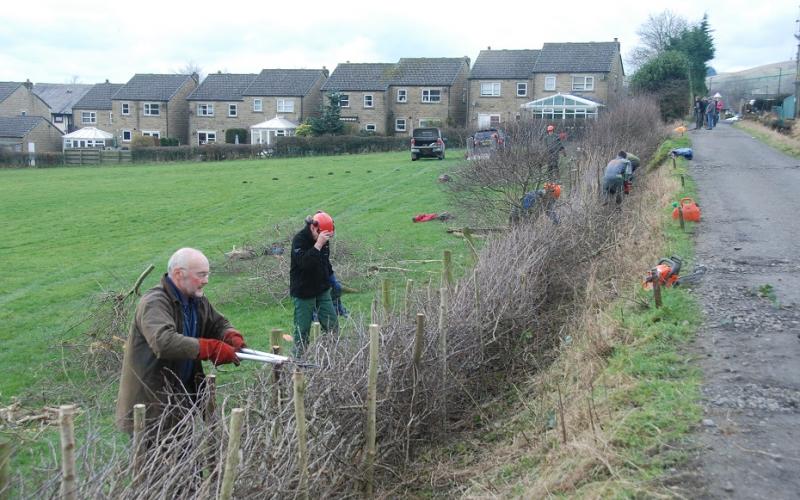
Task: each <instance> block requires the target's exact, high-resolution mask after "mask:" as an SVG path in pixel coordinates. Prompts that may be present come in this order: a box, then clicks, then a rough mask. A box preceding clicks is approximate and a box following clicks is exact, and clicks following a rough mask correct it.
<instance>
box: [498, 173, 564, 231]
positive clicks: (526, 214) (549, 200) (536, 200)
mask: <svg viewBox="0 0 800 500" xmlns="http://www.w3.org/2000/svg"><path fill="white" fill-rule="evenodd" d="M560 196H561V186H560V185H559V184H556V183H554V182H545V183H544V186H542V188H541V189H536V190H534V191H529V192H527V193H525V195H524V196H523V197H522V199H520V201H519V206H517V205H515V206H514V207H512V208H511V215H510V217H509V223H510V224H516V223H519V222H521V221H523V220H526V219H531V218H532V217H533V216H534V214H535V213H536V211H537V210H539V211H542V210H543V211H544V213H545V215H547V216H548V217H549V218H550V220H552V221H553V224H558V223H559V218H558V214H557V213H556V210H555V204H556V200H557V199H558V198H559V197H560Z"/></svg>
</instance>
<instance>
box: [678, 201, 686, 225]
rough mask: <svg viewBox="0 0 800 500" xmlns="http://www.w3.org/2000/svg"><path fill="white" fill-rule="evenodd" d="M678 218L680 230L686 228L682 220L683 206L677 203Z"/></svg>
mask: <svg viewBox="0 0 800 500" xmlns="http://www.w3.org/2000/svg"><path fill="white" fill-rule="evenodd" d="M678 220H679V221H680V223H681V231H683V230H684V229H686V223H685V222H684V220H683V207H682V206H680V205H678Z"/></svg>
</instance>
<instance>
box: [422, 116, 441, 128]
mask: <svg viewBox="0 0 800 500" xmlns="http://www.w3.org/2000/svg"><path fill="white" fill-rule="evenodd" d="M441 125H442V120H439V119H438V118H420V119H419V126H420V127H423V128H424V127H440V126H441Z"/></svg>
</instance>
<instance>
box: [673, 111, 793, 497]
mask: <svg viewBox="0 0 800 500" xmlns="http://www.w3.org/2000/svg"><path fill="white" fill-rule="evenodd" d="M690 134H691V139H692V142H693V147H694V151H695V158H694V160H693V161H692V162H690V163H691V166H690V169H691V172H692V175H693V176H694V178H695V179H696V181H697V184H698V191H699V196H700V200H701V201H700V204H701V208H702V213H703V222H702V223H701V224H700V225H699V227H698V228H697V256H696V261H697V263H699V264H703V265H705V266H707V268H708V272H707V273H706V275H705V277H704V278H703V280H702V284H701V285H699V286H697V288H696V293H697V294H698V296H699V298H700V302H701V304H702V306H703V309H704V311H705V314H706V321H705V326H704V327H703V328H702V329H701V331H700V332H699V334H698V338H697V341H696V348H697V351H698V356H699V357H700V358H701V359H700V361H699V363H700V366H701V368H702V370H703V372H704V374H705V383H704V386H703V397H704V406H705V415H704V417H703V418H704V420H703V422H702V424H701V425H700V428H699V430H698V432H697V434H696V436H697V440H698V441H699V443H700V449H699V456H698V457H697V463H698V464H699V466H700V468H699V471H698V475H697V476H695V477H694V478H693V479H694V480H689V481H688V482H687V483H684V485H683V486H684V487H687V486H688V488H689V489H688V490H684V491H683V494H685V495H687V496H688V497H690V498H726V499H728V498H737V499H738V498H741V499H756V498H769V499H784V498H785V499H797V498H800V160H796V159H793V158H791V157H789V156H786V155H784V154H782V153H780V152H778V151H776V150H774V149H772V148H770V147H768V146H766V145H764V144H762V143H761V142H759V141H757V140H755V139H753V138H752V137H750V135H749V134H747V133H746V132H743V131H741V130H738V129H735V128H733V127H732V126H730V125H728V124H723V123H721V124H719V125H718V126H717V128H715V129H714V130H711V131H708V130H698V131H692V132H690ZM759 290H760V293H759ZM679 489H680V488H679Z"/></svg>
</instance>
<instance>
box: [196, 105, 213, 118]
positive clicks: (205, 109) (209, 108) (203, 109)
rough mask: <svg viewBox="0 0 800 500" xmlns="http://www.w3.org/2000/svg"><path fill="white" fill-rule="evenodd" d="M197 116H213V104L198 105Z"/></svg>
mask: <svg viewBox="0 0 800 500" xmlns="http://www.w3.org/2000/svg"><path fill="white" fill-rule="evenodd" d="M197 116H214V105H213V104H198V105H197Z"/></svg>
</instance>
